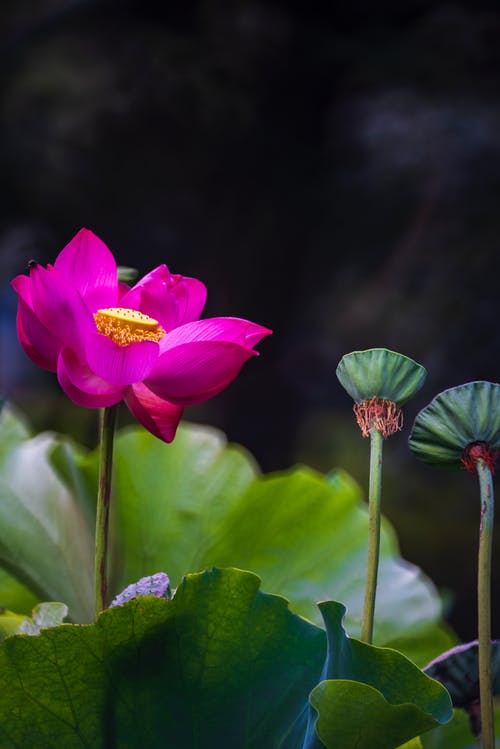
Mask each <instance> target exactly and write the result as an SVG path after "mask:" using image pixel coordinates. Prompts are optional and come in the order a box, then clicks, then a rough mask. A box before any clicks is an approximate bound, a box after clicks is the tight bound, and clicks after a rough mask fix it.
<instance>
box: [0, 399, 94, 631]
mask: <svg viewBox="0 0 500 749" xmlns="http://www.w3.org/2000/svg"><path fill="white" fill-rule="evenodd" d="M4 426H5V429H4ZM0 435H1V439H0V443H1V445H2V447H1V450H0V566H1V567H3V568H4V570H5V571H7V572H9V573H10V574H11V575H12V576H14V577H15V578H16V579H17V580H19V581H20V582H22V583H23V584H24V585H26V586H27V587H28V588H29V589H30V590H31V592H32V593H34V594H35V595H37V596H39V597H40V598H42V599H45V600H51V599H52V600H63V601H64V602H66V603H67V604H68V606H69V607H70V610H71V616H72V617H73V618H74V619H76V620H77V621H90V620H91V618H92V585H93V576H92V565H93V561H92V560H93V542H92V532H91V530H90V528H89V525H88V523H87V521H86V518H85V517H84V515H83V512H82V509H81V506H80V504H79V502H78V501H77V499H76V497H75V496H74V495H73V494H71V493H70V492H69V491H68V489H67V488H66V486H65V484H64V483H63V482H62V481H61V480H60V479H59V477H58V476H57V474H56V473H55V471H54V469H53V468H52V466H51V464H50V453H51V451H52V450H53V449H54V446H55V445H56V444H57V438H56V437H55V436H53V435H51V434H48V433H45V434H39V435H37V436H36V437H32V438H30V437H28V435H27V433H26V432H25V431H24V430H23V427H22V424H21V422H20V421H19V420H18V419H16V418H15V416H14V415H13V413H12V412H11V411H10V410H9V409H6V408H4V409H3V410H2V413H1V414H0ZM4 583H5V584H6V588H7V589H8V588H9V580H8V579H4ZM18 592H19V591H18ZM0 593H1V589H0ZM24 603H26V599H24ZM23 608H24V606H23Z"/></svg>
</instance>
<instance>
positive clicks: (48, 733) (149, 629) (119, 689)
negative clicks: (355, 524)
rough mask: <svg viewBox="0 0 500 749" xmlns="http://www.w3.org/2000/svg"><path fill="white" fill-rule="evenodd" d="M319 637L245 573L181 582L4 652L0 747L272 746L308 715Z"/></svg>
mask: <svg viewBox="0 0 500 749" xmlns="http://www.w3.org/2000/svg"><path fill="white" fill-rule="evenodd" d="M325 641H326V638H325V633H324V631H323V630H321V629H320V628H319V627H316V626H315V625H313V624H311V623H309V622H307V621H306V620H305V619H302V618H301V617H299V616H296V615H295V614H293V613H292V612H291V611H290V610H289V609H288V603H287V601H285V600H284V599H283V598H281V597H280V596H274V595H268V594H265V593H262V592H261V591H260V580H259V578H258V577H257V576H256V575H254V574H252V573H249V572H242V571H241V570H234V569H233V570H212V571H210V572H202V573H197V574H195V575H188V576H186V577H185V578H184V579H183V581H182V583H181V585H180V586H179V587H178V589H177V591H176V594H175V597H174V598H173V599H172V600H166V599H165V598H156V597H152V596H145V597H139V598H135V599H133V600H132V601H129V602H128V603H126V604H125V605H124V606H116V607H114V608H112V609H108V610H106V611H105V612H104V613H102V614H101V615H100V616H99V618H98V620H97V622H96V623H95V624H90V625H83V626H81V625H72V624H63V625H62V626H60V627H55V628H51V629H44V630H42V632H41V633H40V635H38V636H36V637H27V636H25V635H17V636H15V637H10V638H8V639H7V640H5V642H4V643H3V645H2V646H1V647H0V748H1V749H12V748H13V747H19V748H21V747H26V749H27V748H28V747H36V749H59V748H61V749H62V748H63V747H64V749H82V747H88V748H89V749H90V747H92V749H104V748H105V747H117V748H118V747H123V748H125V747H128V749H143V748H145V747H147V748H148V749H164V748H166V747H171V748H172V749H174V747H175V749H201V748H203V749H220V747H225V746H227V747H234V748H235V749H277V747H279V746H281V745H282V739H283V737H285V736H287V735H288V734H289V732H290V730H291V729H292V726H293V724H294V722H295V718H296V716H297V715H300V714H301V713H302V712H304V711H305V708H306V706H307V704H308V695H309V692H310V690H311V689H312V688H313V687H314V686H315V684H317V681H318V678H319V675H320V673H321V668H322V664H323V661H324V658H325V652H326V642H325Z"/></svg>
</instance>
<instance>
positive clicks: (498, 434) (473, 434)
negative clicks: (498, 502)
mask: <svg viewBox="0 0 500 749" xmlns="http://www.w3.org/2000/svg"><path fill="white" fill-rule="evenodd" d="M409 444H410V449H411V450H412V452H413V453H414V454H415V455H416V456H417V457H418V458H420V459H421V460H423V461H425V462H426V463H430V464H432V465H435V466H439V467H443V468H448V469H456V470H460V469H466V470H467V471H469V472H470V473H472V474H473V475H475V476H476V477H477V479H478V482H479V499H480V522H479V553H478V567H477V606H478V641H479V645H478V649H479V695H480V706H481V709H480V726H481V740H482V746H483V747H484V749H494V747H495V727H494V716H493V696H492V672H491V661H492V658H491V554H492V544H493V520H494V490H493V473H494V470H495V467H496V462H497V457H498V448H500V385H497V384H496V383H492V382H485V381H476V382H469V383H466V384H464V385H459V386H458V387H453V388H450V389H448V390H445V391H443V392H442V393H439V395H437V396H436V397H435V398H434V399H433V400H432V401H431V402H430V403H429V405H428V406H426V407H425V408H424V409H422V411H420V413H419V414H418V415H417V417H416V419H415V423H414V425H413V429H412V432H411V435H410V441H409Z"/></svg>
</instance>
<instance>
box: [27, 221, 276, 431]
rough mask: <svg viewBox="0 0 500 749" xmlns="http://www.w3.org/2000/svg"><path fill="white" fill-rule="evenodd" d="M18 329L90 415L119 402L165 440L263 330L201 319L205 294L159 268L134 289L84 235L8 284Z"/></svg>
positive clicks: (34, 356) (101, 247) (226, 377)
mask: <svg viewBox="0 0 500 749" xmlns="http://www.w3.org/2000/svg"><path fill="white" fill-rule="evenodd" d="M12 286H13V288H14V290H15V291H16V292H17V294H18V298H19V300H18V301H19V304H18V312H17V332H18V336H19V341H20V343H21V346H22V347H23V349H24V351H25V352H26V354H27V355H28V356H29V357H30V359H31V360H32V361H33V362H35V364H38V365H39V366H40V367H43V368H44V369H48V370H50V371H51V372H57V377H58V380H59V383H60V385H61V387H62V389H63V390H64V392H65V393H66V395H67V396H68V397H69V398H71V400H72V401H74V403H77V404H78V405H81V406H87V407H90V408H101V407H105V406H112V405H114V404H115V403H118V402H119V401H121V400H124V401H125V402H126V404H127V406H128V407H129V409H130V411H131V412H132V413H133V415H134V416H135V418H136V419H137V420H138V421H140V422H141V424H142V425H143V426H144V427H145V428H146V429H148V430H149V431H150V432H152V433H153V434H154V435H156V436H157V437H159V438H160V439H162V440H164V441H165V442H171V441H172V440H173V438H174V437H175V431H176V429H177V425H178V423H179V420H180V418H181V416H182V412H183V408H184V406H187V405H191V404H194V403H201V402H202V401H204V400H207V399H208V398H212V397H213V396H214V395H217V394H218V393H220V392H221V390H223V389H224V388H225V387H226V386H227V385H229V383H230V382H231V381H232V380H233V379H234V378H235V377H236V375H237V374H238V373H239V371H240V369H241V367H242V366H243V364H244V363H245V362H246V361H247V359H249V358H250V357H251V356H254V355H256V354H257V352H256V351H254V350H253V347H254V346H255V345H256V344H257V343H258V342H259V341H260V340H261V338H263V337H264V336H266V335H269V334H270V333H271V331H270V330H268V329H267V328H264V327H262V326H261V325H256V324H255V323H253V322H249V321H248V320H241V319H239V318H236V317H214V318H211V319H207V320H199V319H198V318H199V316H200V314H201V311H202V309H203V307H204V304H205V299H206V289H205V286H204V284H203V283H201V281H198V280H197V279H195V278H186V277H184V276H180V275H176V274H172V273H170V271H169V270H168V268H167V266H166V265H160V266H158V268H155V269H154V270H152V271H151V273H148V274H147V275H146V276H145V277H144V278H143V279H142V280H140V281H139V282H138V283H137V284H136V285H135V286H134V287H132V288H129V287H128V286H126V285H125V284H123V283H120V282H119V281H118V274H117V267H116V262H115V259H114V257H113V255H112V254H111V252H110V250H109V249H108V248H107V247H106V245H105V244H104V243H103V242H102V241H101V240H100V239H99V238H98V237H96V235H95V234H93V233H92V232H91V231H89V230H88V229H81V230H80V231H79V232H78V234H77V235H76V236H75V237H74V238H73V239H72V240H71V242H70V243H69V244H68V245H66V247H65V248H64V249H63V250H62V251H61V252H60V253H59V255H58V256H57V258H56V261H55V263H54V265H53V266H52V265H48V266H47V267H46V268H44V267H43V266H42V265H39V264H38V263H31V264H30V274H29V276H25V275H21V276H17V277H16V278H14V280H13V281H12Z"/></svg>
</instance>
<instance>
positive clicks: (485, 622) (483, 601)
mask: <svg viewBox="0 0 500 749" xmlns="http://www.w3.org/2000/svg"><path fill="white" fill-rule="evenodd" d="M476 470H477V475H478V477H479V490H480V498H481V523H480V528H479V556H478V573H477V600H478V639H479V696H480V702H481V745H482V747H483V749H495V723H494V715H493V695H492V683H491V551H492V546H493V519H494V506H495V499H494V494H493V478H492V474H491V470H490V467H489V466H488V465H487V464H486V463H485V461H484V460H482V459H479V460H477V461H476Z"/></svg>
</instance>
